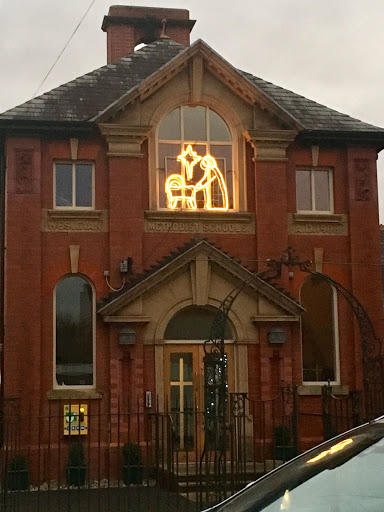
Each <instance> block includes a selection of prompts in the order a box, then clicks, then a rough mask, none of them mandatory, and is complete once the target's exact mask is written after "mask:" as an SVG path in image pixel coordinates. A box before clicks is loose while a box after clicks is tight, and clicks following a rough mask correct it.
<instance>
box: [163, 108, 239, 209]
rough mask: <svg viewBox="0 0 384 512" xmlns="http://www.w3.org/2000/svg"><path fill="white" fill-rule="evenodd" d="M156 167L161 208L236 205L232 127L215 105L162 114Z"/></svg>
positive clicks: (202, 207) (214, 207) (199, 207)
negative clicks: (216, 110) (220, 114)
mask: <svg viewBox="0 0 384 512" xmlns="http://www.w3.org/2000/svg"><path fill="white" fill-rule="evenodd" d="M157 168H158V187H157V189H158V207H159V208H160V209H171V210H175V209H182V210H186V211H188V210H219V211H220V210H221V211H224V210H233V209H234V196H235V191H234V186H235V184H234V178H233V176H234V169H233V147H232V138H231V133H230V131H229V128H228V126H227V124H226V123H225V121H224V120H223V119H222V118H221V117H220V116H219V115H218V114H217V113H216V112H214V111H213V110H211V109H210V108H208V107H204V106H201V105H199V106H195V107H190V106H182V107H178V108H175V109H174V110H172V112H170V113H169V114H168V115H167V116H166V117H165V118H164V119H163V121H162V122H161V123H160V126H159V130H158V165H157Z"/></svg>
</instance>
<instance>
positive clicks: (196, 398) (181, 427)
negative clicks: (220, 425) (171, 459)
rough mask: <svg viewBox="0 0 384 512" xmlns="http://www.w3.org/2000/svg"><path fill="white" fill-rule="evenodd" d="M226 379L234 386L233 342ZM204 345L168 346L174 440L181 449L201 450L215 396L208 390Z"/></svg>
mask: <svg viewBox="0 0 384 512" xmlns="http://www.w3.org/2000/svg"><path fill="white" fill-rule="evenodd" d="M225 352H226V366H227V368H226V370H227V371H226V383H227V389H228V392H230V391H233V389H234V370H233V345H232V344H228V345H226V350H225ZM204 356H205V352H204V345H203V344H202V343H201V344H191V343H188V344H187V343H185V344H177V345H176V344H170V345H167V346H166V347H165V357H164V376H165V383H164V384H165V387H164V389H165V392H166V395H167V397H166V399H167V405H168V410H169V411H170V413H171V417H172V426H173V432H174V441H175V445H176V448H178V449H179V450H180V451H195V452H196V453H201V452H202V450H203V446H204V423H205V412H206V411H207V409H208V408H209V406H210V404H209V403H208V401H210V400H211V398H209V396H208V395H207V393H206V392H204Z"/></svg>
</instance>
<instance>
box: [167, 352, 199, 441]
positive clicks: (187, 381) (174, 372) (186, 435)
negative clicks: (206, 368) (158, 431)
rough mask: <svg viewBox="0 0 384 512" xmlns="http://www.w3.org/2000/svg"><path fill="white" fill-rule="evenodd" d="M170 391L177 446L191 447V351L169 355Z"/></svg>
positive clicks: (192, 402)
mask: <svg viewBox="0 0 384 512" xmlns="http://www.w3.org/2000/svg"><path fill="white" fill-rule="evenodd" d="M170 391H171V396H170V399H171V415H172V420H173V426H174V432H175V438H176V439H175V441H176V444H177V447H178V448H180V449H184V450H185V449H191V448H193V445H194V421H193V410H194V399H193V394H194V393H193V357H192V353H190V352H176V353H173V354H171V355H170Z"/></svg>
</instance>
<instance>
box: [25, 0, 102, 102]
mask: <svg viewBox="0 0 384 512" xmlns="http://www.w3.org/2000/svg"><path fill="white" fill-rule="evenodd" d="M95 2H96V0H92V1H91V3H90V4H89V7H88V9H87V10H86V11H85V13H84V14H83V16H82V18H81V19H80V21H79V23H78V24H77V26H76V27H75V29H74V31H73V32H72V34H71V36H70V38H69V39H68V41H67V42H66V43H65V45H64V48H63V49H62V50H61V52H60V53H59V55H58V56H57V57H56V59H55V62H54V63H53V64H52V66H51V67H50V69H49V71H48V73H47V74H46V75H45V77H44V78H43V80H42V81H41V83H40V85H39V87H38V88H37V89H36V91H35V92H34V94H33V96H32V98H34V97H35V96H36V94H37V93H38V92H39V90H40V89H41V87H42V86H43V84H44V82H45V81H46V80H47V78H48V77H49V75H50V74H51V72H52V71H53V68H54V67H55V66H56V64H57V62H58V60H59V59H60V57H61V56H62V55H63V53H64V52H65V50H66V49H67V47H68V45H69V43H70V42H71V41H72V39H73V36H74V35H75V34H76V32H77V31H78V29H79V28H80V25H81V24H82V23H83V21H84V19H85V17H86V16H87V14H88V13H89V11H90V10H91V8H92V6H93V4H94V3H95Z"/></svg>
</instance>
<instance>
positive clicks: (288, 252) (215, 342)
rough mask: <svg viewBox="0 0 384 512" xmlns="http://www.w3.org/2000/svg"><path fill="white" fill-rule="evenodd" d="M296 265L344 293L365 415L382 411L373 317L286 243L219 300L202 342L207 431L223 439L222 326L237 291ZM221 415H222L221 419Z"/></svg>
mask: <svg viewBox="0 0 384 512" xmlns="http://www.w3.org/2000/svg"><path fill="white" fill-rule="evenodd" d="M283 266H285V267H288V268H290V267H298V268H299V269H300V270H301V271H302V272H307V273H308V274H310V275H312V276H314V277H318V278H320V279H324V280H325V281H326V282H328V283H329V284H330V285H331V286H333V287H334V288H335V289H336V290H337V292H338V293H340V295H342V296H343V297H344V299H345V300H346V301H347V303H348V304H349V306H350V307H351V309H352V311H353V314H354V316H355V318H356V320H357V323H358V327H359V333H360V338H361V343H362V355H363V381H364V395H365V417H366V419H372V418H375V417H376V416H379V415H380V414H383V412H384V392H383V385H384V378H383V376H384V364H383V355H382V346H383V343H382V340H381V339H380V338H378V336H377V335H376V332H375V329H374V327H373V324H372V321H371V319H370V317H369V315H368V313H367V311H366V310H365V308H364V306H363V305H362V304H361V302H360V301H359V299H358V298H357V297H356V296H355V295H354V294H353V293H352V292H351V291H350V290H348V289H347V288H346V287H345V286H343V285H342V284H341V283H339V282H338V281H336V280H335V279H333V278H332V277H330V276H328V275H327V274H323V273H322V272H316V271H313V270H312V262H311V261H310V260H300V258H299V256H298V254H297V253H296V251H295V249H294V248H293V247H291V246H289V247H287V249H285V251H284V252H283V253H282V255H281V257H280V258H279V259H278V260H275V259H270V260H269V261H268V269H267V270H265V271H263V272H259V273H255V274H253V275H252V276H250V278H249V279H247V280H245V281H242V282H241V283H240V284H239V285H238V286H236V287H235V288H234V289H233V290H232V291H231V292H230V293H229V294H228V295H227V296H226V297H225V298H224V300H223V301H222V303H221V304H220V306H219V308H218V312H217V314H216V316H215V318H214V320H213V323H212V328H211V333H210V337H209V339H208V340H207V341H206V342H205V343H204V351H205V357H204V373H205V377H204V386H205V398H206V404H208V406H206V411H205V412H206V432H210V431H211V430H212V432H211V436H213V434H214V435H215V436H216V439H218V438H219V439H225V421H226V419H225V418H226V409H227V402H228V385H227V382H226V372H227V369H226V368H227V362H226V356H225V348H224V334H225V326H226V322H227V321H228V315H229V312H230V310H231V308H232V306H233V303H234V302H235V300H236V299H237V297H238V296H239V295H240V293H241V292H242V291H243V290H244V289H245V288H246V287H247V286H248V285H249V284H251V283H252V282H253V281H254V280H256V279H258V278H261V279H263V278H264V279H265V278H268V280H270V279H276V278H278V277H280V276H281V273H282V267H283ZM209 404H210V405H209ZM220 418H222V419H221V420H220ZM214 424H215V425H216V426H214Z"/></svg>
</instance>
